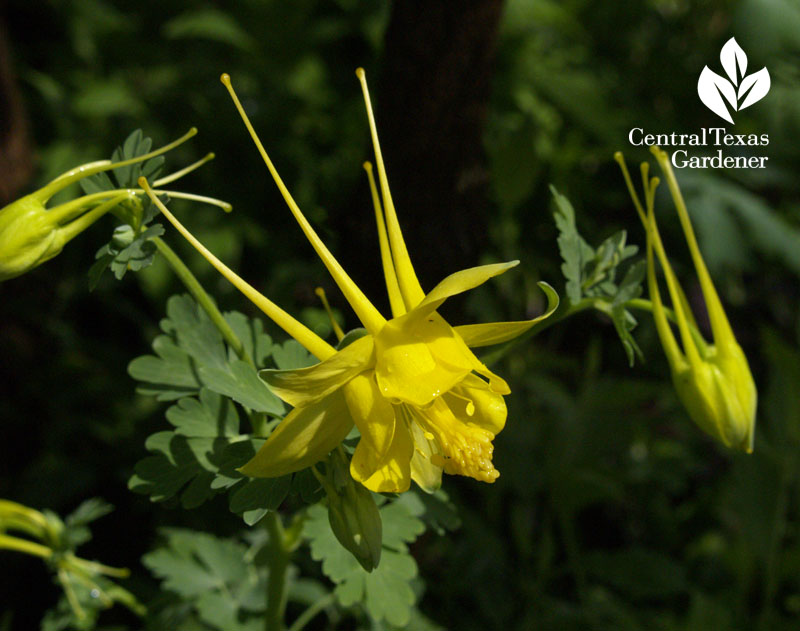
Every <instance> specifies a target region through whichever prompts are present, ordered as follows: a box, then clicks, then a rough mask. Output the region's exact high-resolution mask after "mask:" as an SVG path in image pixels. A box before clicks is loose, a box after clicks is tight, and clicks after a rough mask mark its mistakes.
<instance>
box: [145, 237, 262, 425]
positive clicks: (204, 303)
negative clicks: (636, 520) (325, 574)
mask: <svg viewBox="0 0 800 631" xmlns="http://www.w3.org/2000/svg"><path fill="white" fill-rule="evenodd" d="M152 241H153V243H155V244H156V248H158V251H159V252H160V253H161V255H162V256H163V257H164V258H165V259H166V261H167V263H169V266H170V267H171V268H172V270H173V271H174V272H175V275H176V276H177V277H178V278H179V279H180V281H181V282H182V283H183V284H184V286H185V287H186V289H188V290H189V293H190V294H192V296H193V297H194V299H195V300H196V301H197V304H199V305H200V306H201V307H202V308H203V310H204V311H205V312H206V313H207V314H208V317H209V318H210V319H211V322H213V323H214V326H216V327H217V329H218V330H219V332H220V333H221V334H222V337H223V339H224V340H225V342H226V343H227V344H228V346H230V347H231V348H232V349H233V352H234V353H236V355H237V356H238V357H239V359H241V360H242V361H245V362H247V363H248V364H250V365H251V366H252V367H253V368H255V367H256V364H255V362H254V361H253V358H252V357H250V355H249V354H248V353H247V351H246V350H245V348H244V344H242V341H241V340H240V339H239V337H238V336H237V335H236V333H235V332H234V330H233V329H232V328H231V325H230V324H228V322H227V320H225V317H224V316H223V315H222V312H221V311H220V310H219V308H218V307H217V305H216V303H215V302H214V301H213V300H212V299H211V296H209V295H208V292H207V291H206V290H205V289H203V286H202V285H201V284H200V281H199V280H197V277H196V276H195V275H194V274H192V271H191V270H190V269H189V268H188V267H187V266H186V263H184V262H183V261H182V260H181V258H180V257H179V256H178V254H177V253H176V252H175V250H173V249H172V248H171V247H169V246H168V245H167V243H166V242H165V241H164V240H163V239H162V238H161V237H153V239H152ZM249 417H250V424H251V425H252V427H253V435H254V436H262V437H263V436H267V435H268V434H269V432H268V431H267V417H266V415H265V414H262V413H260V412H252V413H250V415H249Z"/></svg>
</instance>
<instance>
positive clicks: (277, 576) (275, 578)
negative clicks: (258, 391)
mask: <svg viewBox="0 0 800 631" xmlns="http://www.w3.org/2000/svg"><path fill="white" fill-rule="evenodd" d="M153 242H154V243H155V244H156V248H157V249H158V251H159V252H160V253H161V254H162V255H163V256H164V258H165V259H166V261H167V263H168V264H169V265H170V267H171V268H172V269H173V271H174V272H175V274H176V275H177V276H178V278H179V279H180V280H181V282H182V283H183V284H184V285H185V286H186V288H187V289H188V290H189V292H190V293H191V294H192V296H193V297H194V299H195V300H197V303H198V304H199V305H200V306H201V307H202V308H203V309H204V310H205V312H206V313H207V314H208V317H209V318H211V321H212V322H213V323H214V325H215V326H216V327H217V329H218V330H219V332H220V333H221V334H222V337H223V338H224V339H225V341H226V342H227V343H228V345H229V346H230V347H231V348H232V349H233V350H234V352H235V353H236V354H237V355H238V356H239V358H241V359H242V360H243V361H246V362H247V363H248V364H250V365H251V366H253V367H254V368H255V362H254V361H253V358H252V357H250V356H249V355H248V354H247V351H245V349H244V345H243V344H242V341H241V340H240V339H239V338H238V337H237V336H236V333H235V332H234V331H233V329H232V328H231V327H230V325H229V324H228V323H227V322H226V321H225V318H224V317H223V316H222V313H221V312H220V310H219V309H218V308H217V305H216V304H215V303H214V301H213V300H212V299H211V296H209V295H208V292H206V290H205V289H203V286H202V285H201V284H200V281H198V280H197V277H195V275H194V274H192V272H191V270H190V269H189V268H188V267H187V266H186V264H185V263H184V262H183V261H182V260H181V258H180V257H179V256H178V255H177V253H176V252H175V251H174V250H173V249H172V248H171V247H169V246H168V245H167V244H166V242H165V241H164V240H163V239H161V238H160V237H154V238H153ZM250 422H251V423H252V425H253V433H254V434H255V435H256V436H265V435H267V431H266V415H264V414H251V415H250ZM264 520H265V525H266V528H267V531H268V532H269V548H270V554H269V562H268V570H269V584H268V587H267V614H266V631H283V630H284V628H285V627H284V614H285V611H286V600H287V585H286V574H287V571H288V569H289V561H290V559H291V547H290V542H289V541H288V539H287V537H286V534H285V532H284V529H283V523H282V522H281V518H280V516H279V515H278V514H277V513H276V512H274V511H270V512H269V513H267V515H266V516H265V517H264Z"/></svg>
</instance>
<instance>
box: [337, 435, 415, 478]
mask: <svg viewBox="0 0 800 631" xmlns="http://www.w3.org/2000/svg"><path fill="white" fill-rule="evenodd" d="M413 450H414V444H413V442H412V440H411V435H410V434H409V432H408V428H407V427H406V426H405V424H404V423H397V431H395V433H394V436H393V438H392V442H391V444H390V445H389V449H388V450H387V451H386V452H385V453H384V454H378V453H377V452H376V451H375V450H374V449H372V448H371V447H370V445H369V443H368V442H367V441H365V440H364V439H363V437H362V439H361V441H359V443H358V445H357V446H356V451H355V453H354V454H353V460H352V461H351V462H350V475H352V476H353V479H354V480H357V481H359V482H361V484H363V485H364V486H366V487H367V488H368V489H369V490H370V491H374V492H375V493H403V492H405V491H407V490H408V488H409V487H410V486H411V456H412V453H413Z"/></svg>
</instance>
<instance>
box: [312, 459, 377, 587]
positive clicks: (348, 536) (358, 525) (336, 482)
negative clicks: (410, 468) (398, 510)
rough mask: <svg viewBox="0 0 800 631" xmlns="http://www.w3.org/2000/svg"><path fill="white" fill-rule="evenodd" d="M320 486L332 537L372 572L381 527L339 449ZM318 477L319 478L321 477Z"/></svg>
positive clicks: (368, 497) (366, 493) (371, 501)
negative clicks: (326, 498)
mask: <svg viewBox="0 0 800 631" xmlns="http://www.w3.org/2000/svg"><path fill="white" fill-rule="evenodd" d="M326 464H327V476H326V477H324V478H321V480H320V481H321V482H322V485H323V487H324V488H325V491H326V492H327V494H328V521H329V522H330V524H331V529H332V530H333V534H334V535H336V538H337V539H338V540H339V543H341V544H342V546H344V548H346V549H347V550H348V551H349V552H350V553H351V554H352V555H353V556H354V557H355V558H356V560H357V561H358V562H359V563H360V564H361V567H363V568H364V569H365V570H366V571H367V572H371V571H372V570H374V569H375V568H376V567H378V563H379V562H380V560H381V548H382V542H383V526H382V524H381V514H380V511H379V510H378V506H377V505H376V504H375V499H374V498H373V496H372V493H371V492H370V491H369V490H368V489H367V488H366V487H364V486H363V485H361V484H359V483H358V482H356V481H355V480H353V478H352V477H351V476H350V463H349V461H348V458H347V457H346V456H345V455H344V452H343V451H342V450H341V449H334V450H333V451H332V452H331V454H330V456H329V457H328V460H327V462H326ZM320 477H321V476H320Z"/></svg>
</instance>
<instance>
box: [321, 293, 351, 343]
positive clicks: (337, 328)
mask: <svg viewBox="0 0 800 631" xmlns="http://www.w3.org/2000/svg"><path fill="white" fill-rule="evenodd" d="M314 293H315V294H317V296H319V299H320V300H321V301H322V306H323V307H325V311H326V313H327V314H328V318H329V319H330V321H331V326H332V327H333V332H334V334H335V335H336V339H337V340H339V341H340V342H341V341H342V340H343V339H344V331H342V327H340V326H339V323H338V322H337V321H336V318H334V317H333V311H332V310H331V306H330V305H329V304H328V297H327V296H326V295H325V290H324V289H323V288H322V287H317V288H316V289H315V290H314Z"/></svg>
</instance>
